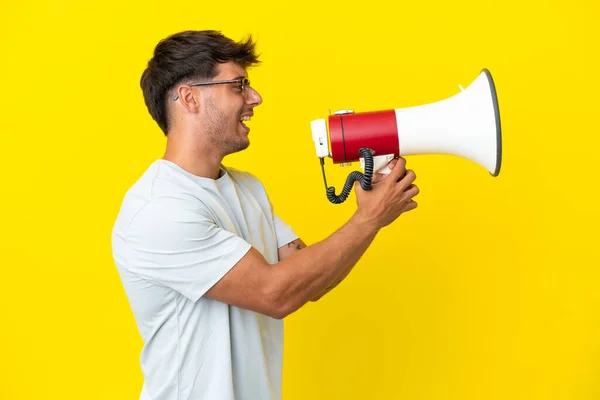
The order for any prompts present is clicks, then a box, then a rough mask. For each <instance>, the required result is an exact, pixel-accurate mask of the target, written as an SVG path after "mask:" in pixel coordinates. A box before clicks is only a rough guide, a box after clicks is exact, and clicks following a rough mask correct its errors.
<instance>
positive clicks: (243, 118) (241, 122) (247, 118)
mask: <svg viewBox="0 0 600 400" xmlns="http://www.w3.org/2000/svg"><path fill="white" fill-rule="evenodd" d="M251 119H252V116H250V115H244V116H243V117H242V118H240V125H242V126H243V127H244V128H245V129H246V130H249V129H250V128H249V127H248V126H247V125H246V124H245V123H244V122H248V121H250V120H251Z"/></svg>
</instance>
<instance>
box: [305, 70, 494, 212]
mask: <svg viewBox="0 0 600 400" xmlns="http://www.w3.org/2000/svg"><path fill="white" fill-rule="evenodd" d="M459 87H460V92H459V93H458V94H456V95H454V96H452V97H449V98H447V99H445V100H440V101H437V102H434V103H430V104H425V105H418V106H412V107H406V108H396V109H389V110H382V111H368V112H362V113H355V112H354V111H353V110H340V111H336V112H334V114H333V115H329V117H328V120H325V119H316V120H313V121H311V130H312V137H313V141H314V142H315V147H316V151H317V157H319V158H320V162H321V169H322V172H323V181H324V183H325V189H326V193H327V198H328V199H329V201H330V202H332V203H334V204H340V203H342V202H344V201H345V200H346V199H347V197H348V195H349V194H350V192H351V190H352V186H353V184H354V182H355V181H359V182H360V185H361V187H362V188H363V189H364V190H370V188H371V179H372V175H373V173H374V172H381V173H389V172H390V171H389V168H387V164H388V162H389V161H391V160H392V159H393V158H395V157H400V156H405V155H413V154H450V155H455V156H460V157H463V158H466V159H469V160H471V161H474V162H475V163H477V164H479V165H480V166H482V167H484V168H485V169H487V170H488V172H489V173H490V174H491V175H492V176H494V177H495V176H498V175H499V173H500V166H501V162H502V133H501V128H500V109H499V106H498V96H497V94H496V88H495V86H494V80H493V79H492V74H491V73H490V71H489V70H487V69H485V68H484V69H483V70H482V71H481V73H480V74H479V76H478V77H477V79H475V81H473V82H472V83H471V85H469V86H468V87H467V88H466V89H463V88H462V86H459ZM327 125H329V132H328V127H327ZM325 157H330V158H331V159H332V161H333V163H334V164H349V163H352V162H354V161H360V163H361V168H362V169H363V172H364V173H363V172H360V171H353V172H351V173H350V174H349V175H348V178H347V179H346V183H345V185H344V188H343V189H342V191H341V193H340V194H339V195H336V193H335V188H334V187H328V186H327V179H326V177H325V167H324V159H325Z"/></svg>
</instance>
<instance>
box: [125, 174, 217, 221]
mask: <svg viewBox="0 0 600 400" xmlns="http://www.w3.org/2000/svg"><path fill="white" fill-rule="evenodd" d="M204 196H205V194H204V193H203V190H202V189H201V188H199V187H198V186H197V185H193V182H190V181H189V180H188V179H187V177H186V176H185V175H182V174H181V173H179V171H177V170H176V169H173V168H170V166H169V165H168V164H164V163H159V162H155V163H153V164H152V165H150V166H149V167H148V168H147V169H146V170H145V171H144V173H143V174H142V175H141V176H140V177H139V178H138V179H137V180H136V182H134V184H133V185H131V187H130V188H129V189H128V190H127V191H126V193H125V195H124V197H123V200H122V203H121V207H120V210H119V213H118V217H117V223H116V225H118V226H120V227H121V228H125V227H130V226H133V225H138V224H142V225H145V224H158V223H164V222H165V221H169V220H177V219H181V218H182V216H184V215H185V218H186V219H189V218H193V217H202V216H203V210H204V208H205V207H204V202H203V201H202V198H203V197H204ZM204 214H206V213H204Z"/></svg>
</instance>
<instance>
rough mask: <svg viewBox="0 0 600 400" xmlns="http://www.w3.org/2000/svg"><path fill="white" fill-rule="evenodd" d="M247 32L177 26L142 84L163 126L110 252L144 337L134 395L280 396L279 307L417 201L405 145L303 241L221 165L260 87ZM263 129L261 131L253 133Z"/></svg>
mask: <svg viewBox="0 0 600 400" xmlns="http://www.w3.org/2000/svg"><path fill="white" fill-rule="evenodd" d="M258 63H259V61H258V56H257V55H256V53H255V44H254V43H253V42H252V40H251V39H250V38H249V39H247V40H244V41H240V42H235V41H233V40H232V39H229V38H227V37H225V36H224V35H222V34H221V33H220V32H217V31H185V32H180V33H177V34H174V35H172V36H170V37H167V38H165V39H163V40H161V41H160V42H159V43H158V45H157V46H156V48H155V49H154V53H153V56H152V58H151V59H150V60H149V62H148V65H147V67H146V69H145V70H144V72H143V74H142V77H141V81H140V85H141V89H142V93H143V96H144V101H145V104H146V106H147V108H148V111H149V113H150V115H151V117H152V118H153V119H154V120H155V121H156V123H157V124H158V126H159V127H160V129H161V130H162V131H163V133H164V134H165V136H166V138H167V144H166V149H165V152H164V156H163V157H162V158H161V159H158V160H155V161H154V162H153V163H151V165H149V166H148V167H147V169H146V170H145V171H144V173H143V174H142V175H141V176H140V177H139V178H138V179H137V180H136V182H134V183H133V184H132V186H131V187H130V188H129V190H128V191H127V193H126V194H125V196H124V198H123V202H122V205H121V208H120V210H119V213H118V216H117V218H116V221H115V224H114V228H113V231H112V249H113V256H114V260H115V263H116V266H117V269H118V271H119V274H120V277H121V280H122V284H123V287H124V289H125V292H126V294H127V297H128V300H129V304H130V306H131V309H132V311H133V314H134V317H135V321H136V324H137V327H138V330H139V333H140V335H141V337H142V340H143V347H142V350H141V357H140V363H141V369H142V373H143V377H144V384H143V388H142V391H141V394H140V400H167V399H169V400H171V399H173V400H176V399H177V400H199V399H211V400H212V399H215V400H234V399H235V400H263V399H264V400H267V399H268V400H275V399H280V398H281V381H282V376H281V374H282V370H281V367H282V354H283V321H282V320H283V319H284V318H285V317H286V316H287V315H289V314H291V313H293V312H295V311H296V310H298V309H299V308H301V307H302V306H303V305H304V304H306V303H307V302H309V301H316V300H318V299H319V298H320V297H321V296H322V295H324V294H325V293H327V292H328V291H329V290H331V288H333V287H335V286H336V285H337V284H338V283H339V282H340V281H341V280H343V279H344V278H345V277H346V276H347V275H348V273H350V271H351V270H352V268H353V267H354V265H355V264H356V263H357V262H358V260H359V259H360V257H361V256H362V254H363V253H364V252H365V251H366V249H367V248H368V246H369V245H370V244H371V242H372V241H373V240H374V238H375V237H376V235H377V233H378V232H379V230H381V229H382V228H383V227H385V226H387V225H389V224H390V223H392V222H393V221H395V220H396V219H397V218H398V217H399V216H400V215H401V214H402V213H404V212H408V211H410V210H413V209H415V208H416V206H417V204H416V202H414V201H410V200H411V199H412V198H413V197H414V196H416V195H417V194H418V192H419V190H418V188H417V187H416V186H415V185H414V183H413V182H414V180H415V174H414V172H413V171H410V170H406V169H405V161H404V159H402V158H400V159H399V160H395V161H394V162H393V163H392V164H391V165H390V167H391V173H390V174H389V176H388V177H385V178H384V177H382V176H376V177H375V178H374V180H373V182H374V184H373V188H372V190H370V191H363V190H361V188H360V187H359V186H358V187H355V194H356V199H357V209H356V211H355V212H354V214H353V215H352V216H351V217H350V218H349V219H348V221H347V222H346V223H345V224H344V225H343V226H342V227H339V229H337V230H335V231H333V232H332V234H331V235H330V236H328V237H327V238H325V239H323V240H322V241H320V242H317V243H314V244H311V245H310V246H307V245H306V244H305V243H304V242H303V241H302V239H301V238H299V237H298V235H297V234H296V233H295V232H294V230H293V229H292V227H290V226H289V225H288V224H287V223H286V222H284V221H283V219H282V218H280V217H279V216H278V215H277V213H276V212H275V209H276V208H275V207H274V205H273V204H272V203H271V201H270V199H269V196H268V193H267V191H266V190H265V187H264V186H263V185H262V183H261V181H260V179H259V178H258V177H257V176H255V175H253V174H252V172H250V171H247V170H250V169H251V166H248V167H247V168H243V169H239V168H232V167H228V166H225V165H224V163H223V159H224V157H226V156H227V155H228V154H232V153H235V152H239V151H243V150H245V149H246V148H247V147H248V146H249V144H250V140H249V132H250V130H249V128H248V127H247V126H246V125H245V123H244V122H245V121H247V120H248V119H250V118H252V117H253V116H254V114H255V112H258V110H259V108H258V107H259V106H260V104H261V103H262V98H261V96H260V94H259V92H258V91H257V90H255V88H254V87H253V86H252V85H251V83H250V82H251V79H250V78H249V76H248V69H249V68H250V67H253V66H255V65H257V64H258ZM258 134H260V133H258Z"/></svg>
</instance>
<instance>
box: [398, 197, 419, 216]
mask: <svg viewBox="0 0 600 400" xmlns="http://www.w3.org/2000/svg"><path fill="white" fill-rule="evenodd" d="M418 205H419V204H418V203H417V202H416V201H414V200H410V201H408V202H406V203H405V204H404V206H403V207H402V211H401V212H402V213H405V212H408V211H410V210H414V209H415V208H417V206H418Z"/></svg>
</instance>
